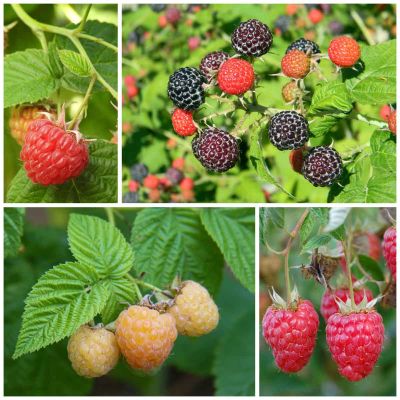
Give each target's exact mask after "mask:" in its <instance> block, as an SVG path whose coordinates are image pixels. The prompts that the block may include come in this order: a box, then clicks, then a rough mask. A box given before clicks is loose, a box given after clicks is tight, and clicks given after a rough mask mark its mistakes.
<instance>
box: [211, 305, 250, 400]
mask: <svg viewBox="0 0 400 400" xmlns="http://www.w3.org/2000/svg"><path fill="white" fill-rule="evenodd" d="M254 345H255V334H254V312H248V313H246V314H244V315H242V316H241V317H240V318H238V320H237V322H236V324H235V325H234V326H232V329H230V330H229V332H227V333H226V334H225V336H224V338H223V339H222V340H221V341H220V344H219V346H218V348H217V351H216V354H215V361H214V368H213V370H214V374H215V386H216V393H215V394H216V395H217V396H254V395H255V364H254ZM239 365H240V368H238V366H239Z"/></svg>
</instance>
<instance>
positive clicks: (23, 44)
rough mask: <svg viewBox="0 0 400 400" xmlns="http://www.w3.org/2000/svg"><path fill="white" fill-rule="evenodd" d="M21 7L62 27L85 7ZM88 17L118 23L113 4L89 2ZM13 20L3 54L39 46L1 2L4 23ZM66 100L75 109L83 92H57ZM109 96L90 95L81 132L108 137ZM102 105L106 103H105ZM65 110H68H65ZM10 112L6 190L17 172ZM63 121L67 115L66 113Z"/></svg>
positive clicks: (112, 121)
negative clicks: (91, 3) (90, 3)
mask: <svg viewBox="0 0 400 400" xmlns="http://www.w3.org/2000/svg"><path fill="white" fill-rule="evenodd" d="M23 7H24V10H25V11H26V12H27V13H28V14H29V15H30V16H31V17H33V18H34V19H36V20H37V21H40V22H43V23H48V24H51V25H55V26H66V25H68V24H76V23H77V22H79V21H80V18H81V16H82V14H83V12H84V10H85V8H86V5H85V4H81V5H80V4H72V5H68V4H24V5H23ZM88 20H98V21H100V22H108V23H111V24H114V25H117V24H118V15H117V6H116V5H115V4H93V5H92V8H91V10H90V13H89V18H88ZM14 21H18V24H17V25H16V26H15V27H14V28H12V29H11V30H10V31H9V32H8V34H7V36H8V38H7V43H8V46H7V48H6V49H5V53H4V55H5V56H6V55H7V54H10V53H14V52H16V51H22V50H25V49H29V48H41V46H40V43H39V41H38V40H37V38H36V36H35V35H34V34H33V33H32V31H31V30H30V28H28V27H27V26H26V25H25V24H24V23H23V22H21V20H20V19H19V18H18V17H17V16H16V14H15V13H14V11H13V9H12V8H11V6H10V5H7V4H6V5H4V25H5V26H6V25H9V24H11V23H13V22H14ZM46 37H47V40H48V41H50V40H52V37H53V35H51V34H48V33H47V34H46ZM61 96H62V98H63V99H64V101H65V102H66V105H67V107H69V111H72V113H73V112H74V111H77V107H79V104H80V102H81V101H82V99H83V95H75V94H74V93H71V92H68V91H66V90H63V93H62V94H61ZM111 101H112V97H111V96H110V94H109V93H108V92H97V93H95V94H93V95H92V96H91V100H90V102H89V107H88V110H87V117H86V118H85V119H84V120H83V121H82V123H81V124H80V130H81V132H82V133H83V134H84V135H85V136H88V137H96V138H101V139H107V140H110V139H111V138H112V134H113V132H114V131H115V129H116V124H117V111H116V110H115V109H114V108H113V107H111V106H110V102H111ZM105 105H106V106H105ZM67 111H68V110H67ZM10 115H11V108H7V109H5V110H4V188H5V191H6V190H7V188H8V186H9V184H10V182H11V180H12V178H13V177H14V175H15V174H16V173H17V172H18V170H19V168H20V166H21V163H20V161H19V153H20V151H21V147H20V146H19V144H18V143H17V142H16V141H15V140H14V139H13V138H12V137H11V135H10V133H9V126H8V120H9V118H10ZM66 118H67V121H70V120H71V119H72V118H71V115H69V113H68V112H67V116H66Z"/></svg>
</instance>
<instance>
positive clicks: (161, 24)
mask: <svg viewBox="0 0 400 400" xmlns="http://www.w3.org/2000/svg"><path fill="white" fill-rule="evenodd" d="M167 25H168V20H167V17H166V16H165V15H160V16H159V17H158V26H159V27H160V28H165V27H166V26H167Z"/></svg>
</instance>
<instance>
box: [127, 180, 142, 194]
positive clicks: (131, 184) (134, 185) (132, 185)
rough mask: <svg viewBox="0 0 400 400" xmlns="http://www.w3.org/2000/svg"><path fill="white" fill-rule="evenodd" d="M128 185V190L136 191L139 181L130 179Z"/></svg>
mask: <svg viewBox="0 0 400 400" xmlns="http://www.w3.org/2000/svg"><path fill="white" fill-rule="evenodd" d="M128 186H129V191H130V192H137V191H138V190H139V188H140V183H139V182H136V181H134V180H130V181H129V184H128Z"/></svg>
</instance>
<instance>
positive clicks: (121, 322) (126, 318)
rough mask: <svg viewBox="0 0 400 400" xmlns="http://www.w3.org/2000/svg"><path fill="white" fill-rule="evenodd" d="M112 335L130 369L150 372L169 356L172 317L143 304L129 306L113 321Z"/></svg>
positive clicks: (174, 327) (173, 335) (172, 333)
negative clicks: (113, 333) (113, 329)
mask: <svg viewBox="0 0 400 400" xmlns="http://www.w3.org/2000/svg"><path fill="white" fill-rule="evenodd" d="M115 328H116V330H115V337H116V339H117V342H118V346H119V348H120V350H121V353H122V354H123V356H124V357H125V358H126V361H127V362H128V364H129V365H130V366H131V367H132V368H136V369H140V370H142V371H150V370H152V369H153V368H156V367H159V366H160V365H161V364H162V363H163V362H164V361H165V360H166V359H167V357H168V356H169V354H170V352H171V350H172V347H173V346H174V342H175V340H176V337H177V334H178V333H177V330H176V326H175V319H174V317H173V316H172V315H171V314H169V313H165V314H160V313H159V312H158V311H156V310H151V309H150V308H147V307H142V306H130V307H129V308H128V309H127V310H125V311H122V312H121V314H120V315H119V317H118V318H117V320H116V322H115Z"/></svg>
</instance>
